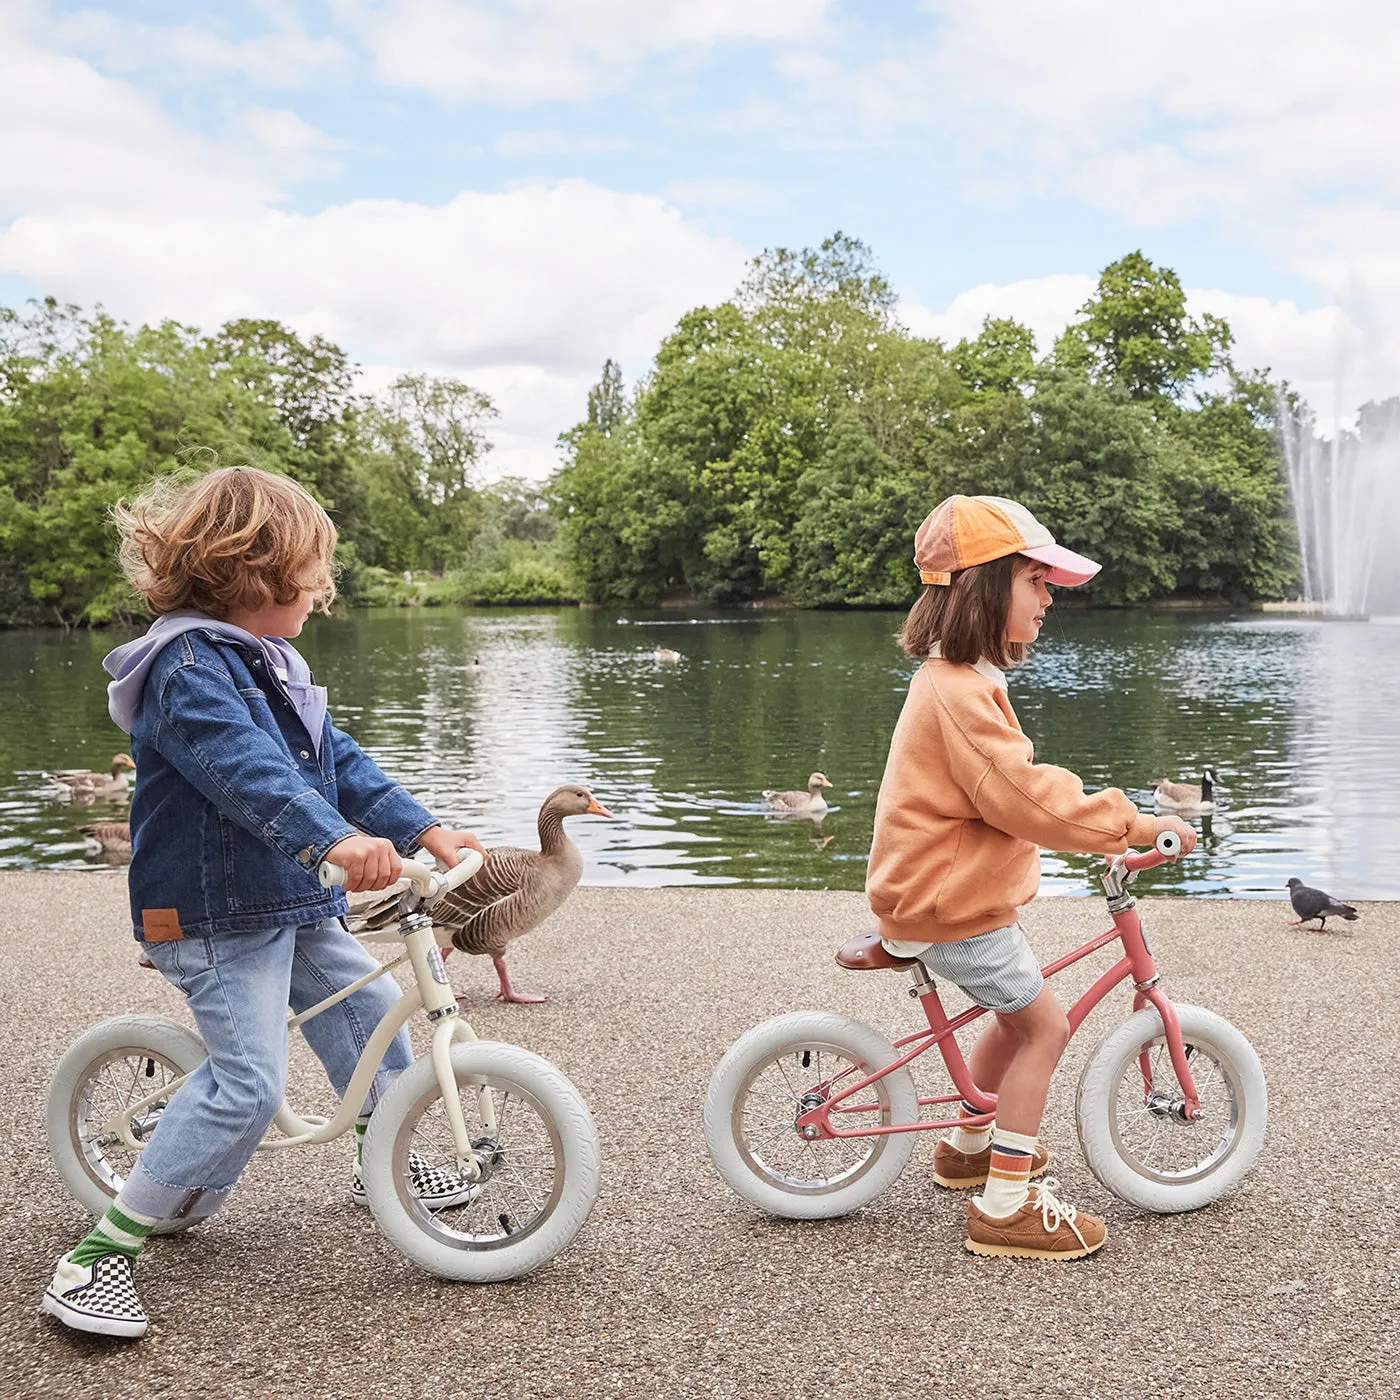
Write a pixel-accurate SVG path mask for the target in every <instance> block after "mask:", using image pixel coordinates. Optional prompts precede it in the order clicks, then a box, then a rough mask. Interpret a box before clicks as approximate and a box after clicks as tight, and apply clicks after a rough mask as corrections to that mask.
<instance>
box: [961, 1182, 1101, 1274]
mask: <svg viewBox="0 0 1400 1400" xmlns="http://www.w3.org/2000/svg"><path fill="white" fill-rule="evenodd" d="M1059 1184H1060V1183H1059V1182H1058V1181H1056V1180H1055V1179H1054V1178H1053V1177H1051V1178H1050V1180H1048V1181H1044V1182H1041V1183H1038V1184H1037V1185H1035V1186H1032V1187H1031V1194H1030V1199H1029V1200H1027V1202H1026V1203H1025V1205H1023V1206H1022V1207H1021V1209H1020V1210H1018V1211H1017V1212H1016V1213H1015V1214H1014V1215H1008V1216H1006V1217H1004V1218H999V1217H997V1216H995V1215H986V1214H984V1213H983V1212H982V1211H981V1210H980V1209H979V1208H978V1206H977V1203H976V1202H975V1201H969V1202H968V1203H967V1243H966V1247H967V1248H968V1249H969V1250H971V1252H972V1253H973V1254H984V1255H988V1256H990V1257H993V1258H996V1257H999V1256H1005V1257H1008V1258H1011V1259H1082V1258H1083V1257H1084V1256H1085V1255H1086V1254H1092V1253H1093V1252H1094V1251H1095V1250H1096V1249H1098V1248H1099V1246H1100V1245H1102V1244H1103V1242H1104V1241H1105V1240H1106V1239H1107V1238H1108V1227H1107V1226H1106V1225H1105V1224H1104V1223H1103V1221H1102V1220H1100V1219H1099V1218H1098V1216H1096V1215H1090V1214H1089V1213H1088V1212H1087V1211H1082V1210H1076V1209H1075V1208H1074V1207H1073V1206H1067V1205H1065V1203H1064V1202H1063V1201H1059V1200H1057V1199H1056V1198H1055V1196H1054V1194H1053V1188H1055V1187H1057V1186H1058V1185H1059Z"/></svg>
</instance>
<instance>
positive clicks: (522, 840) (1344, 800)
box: [0, 609, 1400, 899]
mask: <svg viewBox="0 0 1400 1400" xmlns="http://www.w3.org/2000/svg"><path fill="white" fill-rule="evenodd" d="M897 622H898V618H897V617H896V616H894V615H893V614H889V613H816V614H811V613H808V614H793V613H786V612H775V613H744V614H712V615H703V616H696V617H688V616H677V615H674V614H669V613H660V612H656V613H649V614H642V613H628V614H619V613H617V612H614V611H606V612H605V611H594V610H579V609H557V610H539V611H534V610H532V611H519V612H516V611H509V612H507V611H469V610H447V609H444V610H440V611H409V612H380V613H362V614H357V615H355V616H352V617H349V618H345V619H336V620H334V621H329V622H319V621H318V622H317V623H316V624H314V625H313V626H312V628H311V629H310V630H309V631H308V634H307V636H306V638H305V639H304V644H305V645H304V649H305V651H306V653H307V655H308V657H309V659H310V660H311V663H312V665H313V667H314V668H315V669H316V672H317V675H318V678H319V679H321V680H322V681H324V682H325V683H326V684H327V685H328V686H329V688H330V692H331V698H332V707H333V712H334V714H335V715H336V717H337V719H338V721H339V722H340V723H342V724H343V725H344V726H345V727H346V728H347V729H349V730H350V731H351V732H352V733H354V734H355V735H356V736H357V737H358V738H359V739H360V741H361V742H362V743H363V744H364V745H365V747H366V748H368V749H369V750H370V751H371V752H372V753H374V754H376V755H377V756H378V757H379V758H380V759H381V761H382V762H383V763H384V765H385V767H386V768H388V769H389V770H390V771H391V772H393V773H395V774H396V775H398V776H400V777H402V779H403V780H404V781H405V782H406V783H407V784H408V785H409V786H410V787H411V788H412V789H413V790H414V791H415V792H417V793H418V794H420V795H421V796H422V797H423V799H424V801H425V802H427V803H428V805H429V806H431V807H432V808H433V809H434V810H435V811H437V812H439V813H440V814H441V815H442V816H443V817H444V818H445V819H447V820H449V821H453V822H457V823H461V824H462V825H465V826H468V827H470V828H472V829H474V830H476V831H478V832H480V833H481V835H482V838H483V839H484V840H486V841H487V842H488V843H496V844H500V843H519V844H526V845H532V844H534V825H535V817H536V813H537V811H538V808H539V804H540V803H541V802H542V801H543V799H544V798H545V796H547V795H548V793H549V792H550V791H551V790H552V789H553V788H555V787H556V786H558V785H559V784H560V783H563V782H570V781H579V782H585V783H588V784H589V785H590V786H592V787H594V788H595V789H596V791H597V792H598V795H599V797H600V798H601V799H602V800H603V802H604V803H605V804H606V805H607V806H608V807H609V808H611V809H612V810H613V811H614V812H615V813H617V819H616V820H615V821H612V822H607V821H603V820H598V819H591V818H590V819H584V820H574V821H572V822H571V823H570V832H571V834H572V835H573V837H574V839H575V841H576V842H577V843H578V845H579V846H580V848H581V849H582V850H583V852H584V858H585V875H584V878H585V880H587V881H589V882H592V883H595V884H600V883H601V884H630V885H655V884H704V883H724V884H734V883H738V884H753V885H791V886H808V887H827V888H840V889H858V888H860V886H861V884H862V881H863V877H864V870H865V859H866V854H867V852H868V850H869V840H870V830H871V824H872V821H873V817H874V806H875V796H876V791H877V789H878V786H879V781H880V775H881V772H882V770H883V767H884V760H885V752H886V748H887V745H888V742H889V735H890V731H891V730H892V728H893V726H894V722H895V719H896V718H897V716H898V713H899V707H900V704H901V702H902V700H903V695H904V691H905V687H906V684H907V680H908V676H909V674H910V671H911V669H912V668H911V667H910V665H909V664H908V663H907V662H906V661H905V660H904V659H903V658H902V657H901V656H900V654H899V653H898V651H897V650H896V649H895V647H894V645H893V643H892V640H891V634H892V632H893V630H894V628H895V626H896V625H897ZM1047 634H1048V635H1047V636H1046V637H1045V638H1044V639H1043V640H1042V642H1041V643H1040V645H1039V646H1038V647H1037V650H1036V652H1035V654H1034V656H1033V657H1032V659H1031V660H1030V661H1029V662H1028V663H1027V664H1026V665H1025V666H1023V667H1020V668H1018V669H1017V670H1016V671H1015V672H1013V673H1012V679H1011V693H1012V700H1013V703H1014V704H1015V706H1016V709H1017V712H1018V713H1019V715H1020V716H1021V720H1022V723H1023V725H1024V726H1025V728H1026V730H1027V732H1028V733H1029V734H1030V735H1031V737H1032V738H1033V739H1034V741H1035V743H1036V749H1037V754H1038V756H1039V757H1040V758H1042V759H1043V760H1045V761H1049V762H1057V763H1061V764H1064V765H1065V766H1067V767H1069V768H1072V769H1074V770H1075V771H1076V772H1078V773H1079V774H1080V775H1081V776H1082V777H1083V778H1084V780H1085V783H1086V785H1087V786H1089V787H1090V788H1093V787H1100V786H1105V785H1110V784H1112V785H1116V786H1121V787H1124V788H1126V789H1127V790H1128V791H1129V792H1130V793H1131V794H1132V795H1133V796H1134V797H1135V798H1137V799H1138V800H1139V801H1140V803H1141V804H1142V805H1143V806H1149V805H1150V802H1151V792H1150V790H1149V784H1150V783H1151V782H1152V780H1153V779H1155V778H1160V777H1167V778H1173V779H1177V780H1182V781H1188V782H1199V781H1200V776H1201V772H1202V770H1203V769H1204V768H1205V767H1207V766H1209V767H1212V768H1214V769H1215V771H1216V773H1217V774H1218V775H1219V779H1220V783H1219V787H1218V789H1217V802H1218V810H1217V811H1216V812H1215V813H1214V814H1212V816H1211V817H1210V818H1209V819H1204V818H1202V819H1200V820H1198V825H1199V826H1200V827H1201V829H1202V832H1203V836H1204V839H1203V841H1202V844H1201V847H1200V848H1199V852H1198V855H1197V856H1196V857H1193V858H1192V859H1191V860H1190V861H1188V862H1185V863H1183V865H1182V866H1181V867H1179V868H1177V869H1175V870H1170V871H1167V872H1163V873H1162V874H1161V875H1160V876H1158V877H1154V882H1153V883H1154V888H1158V889H1170V888H1177V889H1192V890H1197V891H1201V892H1205V893H1216V894H1268V895H1271V896H1274V897H1282V893H1283V884H1284V881H1285V880H1287V878H1288V877H1289V876H1290V875H1295V874H1296V875H1300V876H1303V877H1304V878H1306V879H1307V880H1308V881H1309V883H1314V884H1320V885H1323V886H1324V887H1326V888H1328V889H1332V890H1334V891H1335V892H1336V893H1337V894H1339V895H1340V896H1342V897H1344V898H1349V899H1366V898H1394V897H1397V895H1400V873H1397V872H1400V713H1397V711H1396V709H1395V707H1394V706H1393V705H1392V704H1391V703H1390V701H1389V698H1388V697H1389V696H1391V695H1393V694H1395V693H1397V688H1400V627H1395V626H1384V625H1377V624H1374V623H1373V624H1369V625H1367V624H1358V623H1342V622H1324V621H1319V620H1312V619H1296V620H1293V619H1275V618H1264V617H1258V616H1249V617H1244V618H1208V617H1203V616H1201V615H1200V614H1171V613H1167V614H1160V615H1146V614H1106V613H1073V612H1064V613H1061V612H1058V611H1057V612H1053V613H1052V614H1051V625H1050V626H1049V627H1048V628H1047ZM116 640H119V638H114V637H113V636H112V634H87V633H71V634H67V635H64V634H62V633H57V632H12V633H6V634H0V697H3V701H4V704H5V714H6V715H7V717H8V721H9V722H8V723H7V724H6V725H5V726H4V727H3V730H2V731H0V866H10V867H28V866H64V867H70V868H78V867H85V866H87V867H91V866H92V865H94V864H95V862H94V860H93V859H92V858H91V857H88V856H86V855H85V854H84V851H83V842H82V838H81V836H79V835H78V834H77V833H76V830H75V828H76V827H77V826H78V825H80V824H83V823H86V822H91V821H100V820H110V819H113V818H117V819H120V818H121V816H122V815H123V812H122V808H121V805H120V804H98V805H96V806H90V807H82V808H69V807H67V806H65V805H64V804H62V803H59V802H55V801H54V800H53V799H52V798H51V797H50V796H49V794H48V792H47V790H46V787H45V784H44V782H43V779H42V777H41V776H40V775H41V771H42V770H43V769H50V768H57V767H79V766H101V765H102V764H103V763H104V762H105V761H106V760H107V759H109V758H110V756H111V754H112V752H113V751H114V746H115V745H116V743H117V741H118V740H119V738H120V736H119V735H118V734H117V732H116V731H115V730H114V729H113V728H112V726H111V724H110V721H109V720H108V719H107V717H106V711H105V692H104V688H103V679H104V678H103V676H102V673H101V671H100V669H99V663H100V659H101V656H102V655H103V654H104V653H105V652H106V651H107V650H108V649H109V648H110V647H111V646H112V645H113V644H114V642H115V641H116ZM658 646H660V647H664V648H666V649H667V650H673V651H676V652H679V653H680V655H681V658H682V659H681V660H680V661H679V662H675V663H666V662H658V660H657V658H656V654H655V653H656V649H657V648H658ZM474 659H475V661H476V664H473V662H474ZM814 769H818V770H820V771H822V772H824V773H826V774H827V775H828V776H829V777H830V778H831V779H832V781H833V783H834V784H835V787H834V789H833V790H832V791H830V792H829V793H828V794H827V796H828V798H829V800H830V801H831V803H832V806H831V809H830V810H829V811H828V812H827V813H826V814H825V816H824V818H823V819H822V820H821V821H820V822H816V821H813V820H812V819H811V818H810V817H795V818H794V817H778V816H774V815H773V814H771V813H769V812H768V811H767V810H766V809H765V807H764V804H763V802H762V798H761V793H762V791H763V789H765V788H799V789H800V788H801V787H802V786H803V785H804V784H805V782H806V778H807V775H808V774H809V773H811V772H812V771H813V770H814ZM1095 864H1096V862H1095V860H1094V859H1093V858H1089V857H1072V856H1071V857H1058V856H1049V855H1047V856H1046V858H1045V873H1046V881H1045V885H1046V888H1047V890H1049V891H1063V892H1076V893H1077V892H1082V891H1084V890H1086V889H1088V888H1089V887H1090V885H1089V880H1090V876H1091V872H1092V870H1093V868H1094V866H1095Z"/></svg>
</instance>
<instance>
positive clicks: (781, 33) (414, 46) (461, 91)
mask: <svg viewBox="0 0 1400 1400" xmlns="http://www.w3.org/2000/svg"><path fill="white" fill-rule="evenodd" d="M830 3H831V0H703V2H702V3H697V0H508V3H505V4H500V3H489V2H488V0H336V3H335V10H336V13H337V14H338V15H339V16H340V17H341V18H342V19H343V20H344V21H345V22H347V23H348V24H349V25H351V26H352V27H353V28H354V29H355V30H356V32H357V33H358V34H359V35H360V37H361V39H362V40H363V42H364V43H365V44H366V45H367V46H368V47H369V48H370V49H371V51H372V52H373V53H374V56H375V61H376V65H377V72H378V76H379V78H380V80H381V81H382V82H385V83H390V84H394V85H396V86H399V87H408V88H421V89H423V90H425V91H428V92H431V93H434V94H436V95H437V96H439V97H447V98H460V99H466V100H469V101H475V102H506V103H525V102H536V101H578V100H581V99H583V98H587V97H594V96H597V95H599V94H601V93H607V92H615V91H618V90H619V89H621V88H622V87H625V86H626V84H627V83H628V82H629V81H630V80H631V78H632V77H633V75H634V74H635V73H636V71H637V68H638V67H639V65H640V64H641V63H642V62H643V61H644V60H646V59H648V58H651V57H654V56H656V55H661V54H669V53H675V52H678V51H681V52H684V51H686V50H695V49H706V48H710V47H712V46H714V45H716V44H719V43H722V42H724V41H727V40H741V41H749V42H752V41H784V40H793V39H797V38H802V37H807V36H811V35H812V34H814V33H815V32H816V31H817V30H818V29H819V27H820V25H821V22H822V19H823V16H824V13H825V11H826V10H827V9H828V7H829V5H830Z"/></svg>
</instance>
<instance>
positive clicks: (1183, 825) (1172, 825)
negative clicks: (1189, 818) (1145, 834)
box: [1157, 817, 1196, 856]
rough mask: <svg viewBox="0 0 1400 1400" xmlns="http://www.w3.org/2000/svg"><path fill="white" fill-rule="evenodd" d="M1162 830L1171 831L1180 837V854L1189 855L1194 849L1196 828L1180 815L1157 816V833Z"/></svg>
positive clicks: (1159, 833)
mask: <svg viewBox="0 0 1400 1400" xmlns="http://www.w3.org/2000/svg"><path fill="white" fill-rule="evenodd" d="M1164 831H1173V832H1175V833H1176V834H1177V835H1178V836H1179V837H1181V854H1182V855H1184V856H1189V855H1190V854H1191V852H1192V851H1194V850H1195V849H1196V828H1195V827H1194V826H1192V825H1191V823H1190V822H1184V821H1182V820H1181V818H1180V817H1158V818H1157V834H1158V835H1159V836H1160V835H1161V834H1162V832H1164Z"/></svg>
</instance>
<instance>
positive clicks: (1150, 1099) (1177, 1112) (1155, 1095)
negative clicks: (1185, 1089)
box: [1144, 1089, 1206, 1123]
mask: <svg viewBox="0 0 1400 1400" xmlns="http://www.w3.org/2000/svg"><path fill="white" fill-rule="evenodd" d="M1144 1107H1145V1108H1146V1109H1147V1111H1148V1112H1149V1113H1150V1114H1152V1116H1153V1117H1154V1118H1175V1119H1176V1120H1177V1122H1178V1123H1194V1122H1196V1121H1197V1120H1199V1119H1201V1118H1204V1117H1205V1116H1206V1115H1205V1110H1204V1109H1197V1110H1196V1112H1195V1113H1194V1114H1192V1113H1189V1112H1188V1111H1187V1108H1186V1100H1185V1099H1174V1098H1173V1097H1172V1096H1171V1095H1170V1094H1164V1093H1162V1092H1161V1090H1160V1089H1153V1090H1152V1092H1151V1093H1150V1094H1148V1096H1147V1100H1146V1102H1145V1104H1144Z"/></svg>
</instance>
